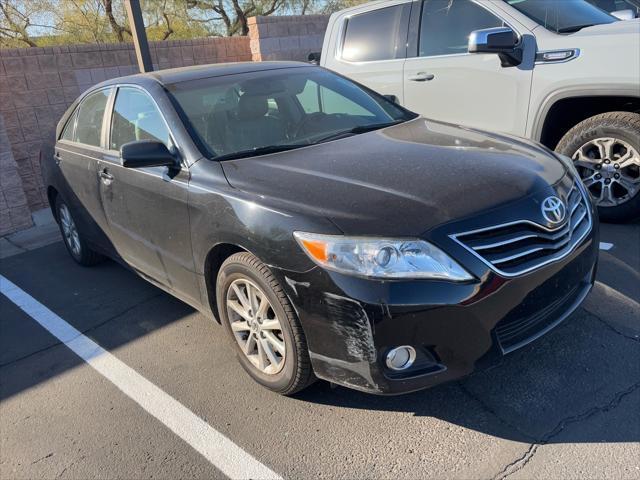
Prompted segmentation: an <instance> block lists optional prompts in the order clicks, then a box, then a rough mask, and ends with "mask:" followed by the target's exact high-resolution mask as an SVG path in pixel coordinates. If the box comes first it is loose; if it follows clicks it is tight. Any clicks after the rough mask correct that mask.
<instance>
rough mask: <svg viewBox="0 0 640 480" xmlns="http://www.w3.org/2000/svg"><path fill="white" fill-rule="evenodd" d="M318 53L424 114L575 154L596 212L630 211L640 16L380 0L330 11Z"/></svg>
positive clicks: (637, 131)
mask: <svg viewBox="0 0 640 480" xmlns="http://www.w3.org/2000/svg"><path fill="white" fill-rule="evenodd" d="M320 64H321V65H322V66H324V67H327V68H329V69H331V70H334V71H336V72H338V73H341V74H343V75H345V76H348V77H351V78H353V79H355V80H357V81H359V82H360V83H362V84H364V85H366V86H368V87H370V88H372V89H373V90H376V91H378V92H380V93H382V94H385V95H388V96H393V97H394V98H395V100H396V101H397V102H398V103H400V104H402V105H404V106H405V107H407V108H408V109H410V110H413V111H415V112H417V113H420V114H422V115H424V116H426V117H431V118H434V119H437V120H441V121H446V122H451V123H456V124H461V125H466V126H470V127H475V128H481V129H484V130H493V131H497V132H504V133H509V134H513V135H518V136H522V137H528V138H530V139H533V140H535V141H538V142H541V143H542V144H544V145H546V146H547V147H549V148H551V149H555V150H556V151H557V152H559V153H562V154H565V155H567V156H569V157H571V158H573V159H574V161H575V164H576V167H577V168H578V170H579V172H580V174H581V176H582V178H583V181H584V182H585V184H586V185H587V186H588V188H589V190H590V191H591V193H592V195H593V196H594V198H595V199H596V201H597V203H598V207H599V212H600V216H601V218H603V219H604V220H609V221H624V220H629V219H632V218H635V217H638V216H639V215H640V20H639V19H635V20H628V21H620V20H619V19H617V18H616V17H614V16H613V15H611V14H609V13H607V12H605V11H603V10H601V9H599V8H597V7H595V6H594V5H592V4H591V3H588V2H587V1H585V0H561V1H558V0H413V1H411V0H384V1H377V2H371V3H366V4H363V5H360V6H357V7H354V8H350V9H347V10H343V11H340V12H337V13H335V14H333V15H332V16H331V19H330V21H329V25H328V28H327V31H326V34H325V38H324V44H323V49H322V56H321V59H320Z"/></svg>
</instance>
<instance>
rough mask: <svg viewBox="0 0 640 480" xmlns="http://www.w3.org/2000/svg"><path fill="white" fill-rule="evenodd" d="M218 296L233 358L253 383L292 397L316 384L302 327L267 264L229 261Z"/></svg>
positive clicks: (245, 258) (247, 257) (238, 257)
mask: <svg viewBox="0 0 640 480" xmlns="http://www.w3.org/2000/svg"><path fill="white" fill-rule="evenodd" d="M216 295H217V303H218V315H219V318H220V321H221V322H222V324H223V326H224V329H225V330H226V331H227V332H228V334H229V335H230V337H231V339H232V343H233V346H234V349H235V351H236V356H237V358H238V360H239V361H240V364H241V365H242V367H243V368H244V369H245V370H246V372H247V373H248V374H249V375H250V376H251V377H252V378H253V379H254V380H255V381H256V382H258V383H259V384H261V385H262V386H264V387H266V388H268V389H269V390H272V391H274V392H277V393H280V394H282V395H292V394H294V393H296V392H299V391H300V390H302V389H304V388H305V387H307V386H308V385H310V384H311V383H312V382H313V381H314V380H315V376H314V375H313V370H312V368H311V359H310V358H309V350H308V348H307V341H306V338H305V335H304V332H303V331H302V326H301V325H300V322H299V321H298V318H297V316H296V314H295V312H294V310H293V307H292V306H291V304H290V303H289V299H288V298H287V296H286V294H285V293H284V290H282V287H281V286H280V284H279V283H278V281H277V280H276V279H275V278H274V276H273V275H272V274H271V271H270V270H269V268H268V267H267V266H266V265H265V264H263V263H262V262H261V261H260V260H258V259H257V258H256V257H255V256H253V255H252V254H250V253H246V252H242V253H236V254H234V255H231V256H230V257H229V258H228V259H227V260H225V262H224V263H223V264H222V267H220V272H219V273H218V278H217V282H216ZM263 307H264V308H263Z"/></svg>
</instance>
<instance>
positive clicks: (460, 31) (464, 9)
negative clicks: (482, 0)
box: [419, 0, 563, 57]
mask: <svg viewBox="0 0 640 480" xmlns="http://www.w3.org/2000/svg"><path fill="white" fill-rule="evenodd" d="M562 1H563V0H562ZM502 25H503V22H502V20H500V19H499V18H498V17H496V16H495V15H493V14H492V13H490V12H489V11H487V10H485V9H484V8H482V7H481V6H480V5H478V4H477V3H475V2H472V1H471V0H424V2H423V4H422V15H421V20H420V40H419V49H420V50H419V56H420V57H432V56H436V55H452V54H460V53H466V52H467V48H468V44H469V35H470V34H471V32H472V31H474V30H480V29H483V28H492V27H501V26H502Z"/></svg>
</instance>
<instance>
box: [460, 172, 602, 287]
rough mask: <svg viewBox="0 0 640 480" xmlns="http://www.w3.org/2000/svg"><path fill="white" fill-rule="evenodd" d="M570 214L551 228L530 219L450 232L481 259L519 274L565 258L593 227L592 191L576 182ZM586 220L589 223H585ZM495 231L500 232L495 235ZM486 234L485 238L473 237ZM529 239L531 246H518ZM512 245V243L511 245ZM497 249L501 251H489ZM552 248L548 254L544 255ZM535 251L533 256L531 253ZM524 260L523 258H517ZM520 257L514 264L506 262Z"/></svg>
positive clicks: (500, 269)
mask: <svg viewBox="0 0 640 480" xmlns="http://www.w3.org/2000/svg"><path fill="white" fill-rule="evenodd" d="M566 202H567V210H568V215H567V219H566V220H565V221H564V223H563V224H562V225H561V226H559V227H557V228H548V227H545V226H544V225H540V224H539V223H536V222H533V221H530V220H517V221H514V222H509V223H504V224H500V225H493V226H491V227H486V228H481V229H476V230H471V231H468V232H463V233H456V234H452V235H449V237H450V238H451V239H453V240H454V241H455V242H456V243H458V244H459V245H461V246H462V247H464V248H465V249H466V250H467V251H469V252H470V253H471V254H473V255H474V256H475V257H476V258H478V259H479V260H481V261H482V262H483V263H484V264H485V265H487V266H488V267H489V268H491V269H492V270H493V271H495V272H496V273H498V274H500V275H502V276H504V277H517V276H519V275H523V274H526V273H528V272H531V271H533V270H536V269H538V268H541V267H543V266H545V265H548V264H550V263H553V262H556V261H558V260H561V259H563V258H564V257H566V256H567V255H569V254H570V253H571V252H573V251H574V250H575V248H576V247H577V246H578V245H579V244H580V243H581V242H582V240H584V238H585V237H586V236H587V235H588V234H589V232H591V229H592V227H593V223H592V218H591V213H590V209H589V200H588V194H587V193H586V191H585V190H584V188H582V186H581V185H579V181H577V182H576V183H574V184H573V186H572V187H571V190H570V191H569V193H568V194H567V196H566ZM585 220H586V223H585ZM518 227H522V229H523V230H524V231H516V232H507V233H504V232H501V230H505V229H509V228H516V229H517V228H518ZM491 232H496V235H495V237H494V238H491ZM479 234H482V238H479V239H478V238H476V239H473V238H471V239H470V238H469V237H471V236H474V235H476V236H477V235H479ZM522 241H528V242H530V243H533V244H530V245H528V246H522V247H520V248H518V245H517V244H518V243H519V242H522ZM511 245H512V246H511ZM491 249H496V250H499V251H497V252H493V253H491V252H488V250H491ZM544 251H548V252H549V253H548V254H547V255H544V254H543V255H541V253H542V252H544ZM532 255H535V256H536V257H532V258H531V259H530V260H527V258H528V257H531V256H532ZM518 260H520V262H517V261H518ZM514 261H516V263H517V265H514V266H512V267H508V266H504V264H506V263H509V262H514Z"/></svg>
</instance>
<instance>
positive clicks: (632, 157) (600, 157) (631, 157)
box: [556, 112, 640, 222]
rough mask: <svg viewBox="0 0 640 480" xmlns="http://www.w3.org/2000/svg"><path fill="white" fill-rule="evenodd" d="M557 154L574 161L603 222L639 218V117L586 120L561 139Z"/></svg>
mask: <svg viewBox="0 0 640 480" xmlns="http://www.w3.org/2000/svg"><path fill="white" fill-rule="evenodd" d="M556 151H557V152H559V153H562V154H564V155H566V156H568V157H571V158H572V159H573V161H574V163H575V165H576V168H577V169H578V172H579V173H580V176H581V178H582V181H583V182H584V184H585V185H586V187H587V188H588V189H589V191H590V192H591V195H593V197H594V199H595V201H596V204H597V206H598V213H599V214H600V218H601V219H602V220H605V221H609V222H622V221H628V220H633V219H635V218H636V217H639V216H640V114H637V113H631V112H609V113H603V114H600V115H596V116H594V117H591V118H587V119H586V120H584V121H582V122H580V123H579V124H578V125H576V126H575V127H573V128H572V129H571V130H569V131H568V132H567V133H566V135H565V136H564V137H562V139H561V140H560V143H558V146H557V147H556Z"/></svg>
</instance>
